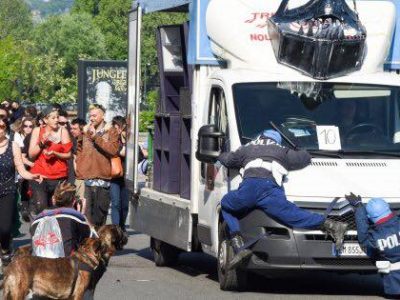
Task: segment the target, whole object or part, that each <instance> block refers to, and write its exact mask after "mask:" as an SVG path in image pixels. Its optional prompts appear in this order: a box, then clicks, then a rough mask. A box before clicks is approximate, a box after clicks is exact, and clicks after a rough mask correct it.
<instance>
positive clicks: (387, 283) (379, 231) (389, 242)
mask: <svg viewBox="0 0 400 300" xmlns="http://www.w3.org/2000/svg"><path fill="white" fill-rule="evenodd" d="M346 199H347V201H349V203H350V204H351V205H352V206H353V207H354V208H355V219H356V225H357V234H358V242H359V243H360V245H361V246H362V247H364V249H365V250H366V252H367V255H368V256H369V257H371V258H372V259H374V260H375V261H376V267H377V268H378V272H379V273H380V274H381V276H382V279H383V288H384V292H385V294H386V296H387V297H388V298H389V299H394V298H396V299H400V220H399V217H398V216H396V215H395V214H394V213H393V212H392V211H391V210H390V207H389V204H388V203H387V202H386V201H385V200H383V199H382V198H372V199H371V200H369V201H368V203H367V204H366V205H363V204H362V199H361V197H360V196H356V195H354V194H353V193H351V194H350V195H346Z"/></svg>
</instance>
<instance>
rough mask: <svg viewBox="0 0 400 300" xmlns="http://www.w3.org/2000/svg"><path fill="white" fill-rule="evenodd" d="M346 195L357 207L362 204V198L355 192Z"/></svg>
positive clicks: (351, 203)
mask: <svg viewBox="0 0 400 300" xmlns="http://www.w3.org/2000/svg"><path fill="white" fill-rule="evenodd" d="M344 197H345V198H346V200H347V201H349V203H350V205H351V206H353V207H357V206H359V205H361V204H362V199H361V196H360V195H358V196H356V195H354V194H353V193H350V195H345V196H344Z"/></svg>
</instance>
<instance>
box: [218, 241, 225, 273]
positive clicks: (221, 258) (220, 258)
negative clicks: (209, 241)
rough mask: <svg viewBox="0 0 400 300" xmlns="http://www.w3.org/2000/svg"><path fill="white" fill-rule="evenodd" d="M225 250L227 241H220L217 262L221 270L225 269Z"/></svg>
mask: <svg viewBox="0 0 400 300" xmlns="http://www.w3.org/2000/svg"><path fill="white" fill-rule="evenodd" d="M226 252H227V243H226V241H222V242H221V246H220V249H219V256H218V262H219V266H220V268H221V270H225V267H226Z"/></svg>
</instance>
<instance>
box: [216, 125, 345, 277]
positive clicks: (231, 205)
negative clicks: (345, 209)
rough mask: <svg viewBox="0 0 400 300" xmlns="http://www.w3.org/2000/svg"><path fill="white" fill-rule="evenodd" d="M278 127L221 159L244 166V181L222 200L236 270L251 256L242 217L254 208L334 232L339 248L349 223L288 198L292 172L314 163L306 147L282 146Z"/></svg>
mask: <svg viewBox="0 0 400 300" xmlns="http://www.w3.org/2000/svg"><path fill="white" fill-rule="evenodd" d="M281 143H282V137H281V135H280V134H279V132H277V131H276V130H265V131H264V132H263V133H262V134H261V135H260V136H259V137H258V138H257V139H255V140H254V141H251V142H250V143H248V144H246V145H243V146H241V147H240V148H239V149H237V150H236V151H235V152H225V153H221V155H220V156H219V157H218V160H219V161H220V162H221V163H222V164H223V165H224V166H226V167H227V168H242V170H244V174H243V182H242V183H241V184H240V186H239V189H238V190H234V191H231V192H229V193H227V194H226V195H225V196H224V197H223V198H222V200H221V209H222V215H223V217H224V220H225V222H226V224H227V226H228V229H229V233H230V236H231V244H232V247H233V249H234V252H235V256H234V257H233V258H232V260H231V261H230V263H229V264H228V267H227V268H228V269H233V268H235V267H237V266H238V265H239V264H241V263H242V262H244V261H245V259H247V258H249V257H250V255H251V253H252V252H251V250H249V249H246V248H245V247H244V241H243V238H242V236H241V233H240V226H239V220H238V216H239V215H243V214H247V213H249V212H251V211H252V210H254V209H261V210H263V211H264V212H265V213H266V214H267V215H269V216H271V217H273V218H275V219H277V220H279V221H280V222H282V223H283V224H285V225H287V226H289V227H293V228H304V229H316V228H321V229H323V230H324V231H326V232H327V233H328V234H330V235H331V236H332V237H333V239H334V240H335V241H336V246H337V248H339V247H340V246H341V243H342V241H343V237H344V234H345V232H346V228H347V224H344V223H341V222H335V221H332V220H328V219H326V218H325V216H323V215H320V214H316V213H311V212H309V211H307V210H304V209H301V208H299V207H297V206H296V205H295V204H293V203H292V202H289V201H288V200H287V199H286V195H285V191H284V189H283V187H282V183H283V181H284V179H285V176H286V175H287V173H288V171H291V170H299V169H302V168H304V167H306V166H307V165H309V164H310V162H311V156H310V154H309V153H308V152H307V151H305V150H292V149H289V148H286V147H283V146H282V145H281Z"/></svg>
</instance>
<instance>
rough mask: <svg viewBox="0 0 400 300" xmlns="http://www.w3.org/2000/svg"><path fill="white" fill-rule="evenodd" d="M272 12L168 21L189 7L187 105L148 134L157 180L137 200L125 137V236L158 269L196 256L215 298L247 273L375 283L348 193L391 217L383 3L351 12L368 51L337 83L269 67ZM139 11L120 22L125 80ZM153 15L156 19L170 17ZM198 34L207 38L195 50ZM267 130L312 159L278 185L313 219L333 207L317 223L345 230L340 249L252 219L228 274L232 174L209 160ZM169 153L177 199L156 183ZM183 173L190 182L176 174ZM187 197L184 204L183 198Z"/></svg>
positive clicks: (390, 116)
mask: <svg viewBox="0 0 400 300" xmlns="http://www.w3.org/2000/svg"><path fill="white" fill-rule="evenodd" d="M175 2H176V1H175ZM178 2H179V1H178ZM188 2H190V6H189V5H188ZM228 2H229V3H228ZM280 3H281V2H280V1H278V0H271V1H262V0H260V1H252V3H251V5H250V4H244V2H243V1H236V0H211V1H201V0H198V1H194V2H191V1H182V2H181V3H180V4H181V5H178V6H176V7H177V8H178V10H182V9H185V7H187V8H189V7H190V25H189V27H190V30H192V31H193V32H192V34H190V32H189V38H188V39H187V40H188V46H187V49H188V50H187V51H188V53H186V54H187V65H189V66H190V68H187V70H188V72H190V74H191V76H189V77H190V78H191V79H190V84H188V86H189V91H190V92H189V96H188V97H187V98H186V100H187V101H189V103H190V107H191V111H190V118H186V119H185V115H184V114H183V113H182V112H180V111H178V112H168V113H165V112H164V113H159V114H158V116H157V115H156V120H155V127H156V131H157V130H159V131H160V132H159V133H158V134H157V133H156V132H155V140H154V143H155V148H154V149H155V150H154V152H155V158H154V159H155V160H157V157H156V156H157V155H158V154H159V157H160V161H161V163H160V165H161V166H158V165H157V164H158V162H157V161H153V165H154V169H153V171H154V172H156V173H153V175H152V176H153V177H152V178H149V180H148V182H147V183H146V185H145V187H141V188H137V186H138V185H137V184H136V182H137V177H136V176H135V175H136V174H135V172H136V171H135V168H136V165H137V162H136V161H135V154H134V152H135V149H137V127H135V126H131V129H130V149H131V152H132V153H131V158H132V159H131V162H132V165H129V159H128V165H127V167H128V168H130V171H128V174H127V176H126V180H127V182H128V184H130V185H131V186H132V190H133V191H134V192H135V193H136V195H137V196H136V197H134V198H133V201H132V205H131V225H132V226H133V228H135V229H137V230H139V231H141V232H144V233H146V234H148V235H150V236H151V237H152V238H151V247H152V249H153V253H154V256H155V262H156V264H158V265H168V264H171V263H173V262H174V261H175V260H176V258H177V256H178V253H179V252H180V251H202V252H204V253H207V254H209V255H212V256H214V257H216V258H217V263H218V275H219V281H220V286H221V288H222V289H226V290H232V289H240V288H243V286H244V285H245V282H246V274H247V272H248V271H256V272H259V273H265V272H268V273H270V274H271V272H272V274H273V272H274V271H276V270H287V269H291V270H301V269H323V270H332V271H341V272H342V271H348V272H371V271H375V266H374V264H373V263H372V262H371V260H370V259H369V258H368V257H367V256H366V254H365V252H364V250H363V249H362V248H361V247H360V246H359V244H358V242H357V232H356V228H355V222H354V214H353V211H352V208H351V206H350V205H349V203H348V202H347V201H346V200H345V199H344V195H345V194H347V193H349V192H354V193H355V194H359V195H361V196H362V197H363V199H364V200H365V201H367V200H368V199H369V198H372V197H383V198H385V199H386V200H387V201H388V202H389V203H390V205H391V208H392V209H393V210H394V211H397V210H398V209H400V185H399V184H398V182H399V179H400V175H399V174H398V170H399V168H400V77H399V75H398V73H397V72H396V68H397V67H396V66H394V65H393V64H392V65H391V67H390V68H391V70H386V71H385V70H384V65H385V61H386V68H388V66H389V65H390V63H389V62H393V61H394V60H393V59H392V58H391V56H390V53H389V51H390V49H393V47H395V46H393V40H394V38H393V33H394V25H395V22H396V20H397V19H396V7H395V5H394V4H393V3H392V2H391V1H358V8H357V12H358V14H359V17H360V20H361V21H362V22H363V24H364V25H365V27H366V30H367V40H366V47H367V49H368V50H367V52H366V55H365V58H364V60H363V65H362V67H361V68H360V69H359V70H358V71H356V72H351V73H349V74H346V75H344V76H338V77H335V78H330V79H327V80H317V79H315V78H311V77H310V76H307V75H305V74H302V72H299V71H298V70H294V69H293V68H290V67H288V66H284V65H282V64H279V63H278V62H277V59H276V58H275V56H274V51H273V47H272V45H271V37H270V36H269V35H268V31H267V30H266V25H265V23H266V22H267V20H268V19H269V18H270V17H271V16H273V15H274V13H275V12H276V11H277V9H278V7H279V5H280ZM304 3H306V1H301V3H300V4H304ZM138 4H139V5H138V6H137V7H136V8H135V9H134V10H133V11H132V13H131V24H130V26H131V27H130V30H131V32H132V31H135V32H136V33H139V34H138V35H137V36H136V40H135V43H134V46H135V47H134V46H132V49H136V52H135V53H136V54H135V55H134V56H130V60H132V61H136V63H133V65H135V66H132V68H133V67H136V66H137V65H138V62H139V61H140V54H139V55H138V53H140V51H138V50H137V49H138V44H139V46H140V42H139V41H140V15H141V14H142V13H143V11H142V8H143V10H144V12H146V10H147V11H148V12H150V11H151V10H152V9H151V7H150V6H149V4H148V2H146V1H145V0H143V1H139V3H138ZM164 5H165V6H164V7H163V9H167V10H171V9H172V7H167V6H168V5H167V3H165V4H164ZM227 7H229V9H226V8H227ZM378 7H379V10H380V12H381V15H380V16H375V15H374V14H373V13H371V12H374V11H376V9H378ZM153 9H156V8H153ZM158 9H160V8H158ZM224 9H226V12H227V13H226V14H223V15H221V13H220V12H221V11H222V10H224ZM382 16H385V17H382ZM397 18H398V17H397ZM193 24H197V25H193ZM378 25H379V26H378ZM138 29H139V30H138ZM190 30H189V31H190ZM202 34H203V35H204V34H206V37H207V38H206V39H201V36H202ZM131 39H132V37H131ZM191 42H192V44H190V43H191ZM130 43H131V44H132V41H131V40H130ZM206 48H207V49H209V54H210V53H211V54H210V55H209V56H207V58H206V59H204V61H203V62H202V61H201V57H204V56H205V55H204V53H200V52H201V50H199V49H206ZM180 49H181V50H182V49H186V48H185V47H183V46H182V47H181V48H180ZM191 51H192V52H193V51H194V52H195V53H191ZM196 51H198V52H196ZM183 52H184V51H181V52H180V53H183ZM159 53H161V55H162V51H160V52H159ZM177 53H179V51H177ZM201 54H203V55H201ZM182 55H185V54H184V53H183V54H182ZM299 55H301V54H299ZM388 55H389V56H388ZM210 57H211V58H212V59H211V60H210ZM388 57H389V58H388ZM163 59H165V57H164V58H163ZM135 70H136V71H135ZM132 74H134V75H132ZM137 74H138V72H137V69H132V70H131V71H130V75H129V76H130V78H131V80H130V82H131V83H132V84H131V86H130V96H128V98H129V99H130V100H129V101H131V102H130V103H131V106H130V113H131V115H132V116H135V115H136V116H137V115H138V105H137V102H138V79H137V78H136V77H137ZM135 76H136V77H135ZM134 83H135V84H134ZM162 90H163V89H161V91H162ZM181 91H182V90H181ZM161 98H162V97H161ZM181 106H182V102H181ZM179 113H180V114H179ZM177 116H179V117H177ZM186 117H187V116H186ZM178 118H180V119H179V120H180V121H179V122H180V123H179V122H178V121H176V120H178ZM185 120H186V121H185ZM187 120H190V122H187ZM157 122H158V123H159V124H161V125H158V124H157ZM174 122H177V123H176V124H178V123H179V124H180V125H179V124H178V125H177V126H175V125H173V124H175V123H174ZM132 124H134V121H133V122H132ZM162 124H168V125H162ZM185 124H190V125H189V126H188V127H187V126H186V125H185ZM271 124H274V126H276V127H277V128H278V129H279V130H280V131H281V132H282V133H284V135H285V136H286V137H287V140H286V141H285V142H284V144H283V145H284V146H286V147H292V146H293V145H296V147H298V148H302V149H306V150H308V151H309V152H310V154H311V155H312V162H311V164H310V165H309V166H308V167H306V168H304V169H302V170H298V171H293V172H290V173H289V175H288V177H287V179H286V180H285V182H284V184H283V186H284V189H285V192H286V195H287V198H288V200H289V201H292V202H293V203H295V204H296V205H298V206H299V207H302V208H304V209H308V210H311V211H314V212H318V213H321V214H324V212H325V210H326V208H327V207H328V206H329V204H330V203H331V202H332V201H333V200H334V199H337V203H336V204H335V206H334V207H333V210H332V212H331V213H330V214H329V216H328V217H329V218H332V219H334V220H338V221H343V222H346V223H348V224H349V227H348V231H347V233H346V236H345V243H344V246H343V248H342V249H341V250H340V251H339V252H338V251H336V250H335V247H334V244H333V242H332V240H331V239H329V238H328V237H327V236H326V235H325V233H323V232H322V231H320V230H319V229H315V230H298V229H294V228H289V227H287V226H285V225H283V224H281V223H279V222H278V221H277V220H274V219H272V218H271V217H269V216H268V215H266V214H265V213H263V212H262V211H259V210H255V211H252V212H250V213H249V214H247V215H245V216H243V217H242V218H241V220H240V224H241V229H242V231H243V235H244V238H245V240H246V241H254V243H253V245H252V248H251V249H252V251H253V255H252V257H251V259H250V260H249V262H248V263H247V264H246V265H245V266H244V267H241V268H239V269H235V270H230V271H228V270H226V265H227V262H228V261H229V260H230V258H231V257H232V255H233V253H232V247H231V246H230V243H229V239H228V237H227V233H226V225H225V223H224V220H223V218H222V216H221V211H220V210H221V208H220V201H221V199H222V197H223V196H224V195H225V194H226V193H227V192H229V191H231V190H234V189H237V187H238V186H239V184H240V182H241V180H242V178H241V175H240V170H235V169H227V168H225V167H224V166H222V165H221V164H220V163H219V162H218V161H217V159H216V158H217V157H218V155H219V154H220V153H221V152H222V151H234V150H236V149H238V148H239V147H240V146H243V145H245V144H246V143H248V142H250V141H252V140H253V139H255V138H257V137H258V136H259V134H260V133H261V132H262V131H263V130H265V129H268V128H270V127H271ZM157 126H158V127H157ZM163 126H164V127H163ZM185 126H186V127H185ZM157 128H158V129H157ZM173 130H179V137H180V138H178V139H177V140H176V141H179V142H178V143H177V144H176V145H175V146H173V145H172V144H170V143H171V141H172V140H173V139H174V138H173V135H171V134H170V133H168V134H169V135H167V133H166V132H172V131H173ZM163 134H164V135H163ZM157 139H159V140H157ZM188 139H189V140H190V143H188V142H187V141H188ZM157 145H158V146H157ZM157 147H158V148H157ZM174 147H175V148H174ZM165 149H167V150H165ZM174 149H180V150H176V151H180V152H179V153H180V154H179V155H180V157H181V159H180V160H179V159H178V160H176V162H177V163H179V164H180V169H179V170H180V171H179V172H180V173H179V174H180V179H179V182H180V184H179V189H178V190H174V191H172V190H170V191H168V187H171V186H172V185H168V181H166V180H167V179H166V178H167V177H169V178H170V179H171V178H173V177H174V175H175V174H176V173H174V172H173V171H171V169H167V167H165V166H164V167H165V169H163V166H162V158H163V157H164V156H165V157H168V158H169V161H172V160H173V155H174ZM128 150H129V147H128ZM157 151H158V152H159V153H158V152H157ZM185 155H186V156H185ZM165 161H167V160H165ZM188 161H189V164H185V163H187V162H188ZM174 162H175V161H174ZM165 164H166V163H165ZM158 167H159V170H158V169H157V168H158ZM169 167H171V166H169ZM186 167H188V168H189V173H184V171H185V170H186V169H185V168H186ZM157 170H158V171H157ZM163 170H165V172H164V171H163ZM182 170H184V171H182ZM186 171H187V170H186ZM157 172H158V173H157ZM168 172H169V173H168ZM157 174H159V175H157ZM185 174H186V175H187V174H189V175H187V176H185ZM157 176H159V177H161V178H157ZM158 180H159V181H160V182H161V184H158ZM163 180H164V182H165V184H164V185H163V183H162V181H163ZM169 183H171V182H169ZM163 186H164V187H163ZM187 188H189V190H190V194H189V196H187V195H186V194H185V195H186V196H182V195H183V194H182V191H183V190H185V191H187Z"/></svg>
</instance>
